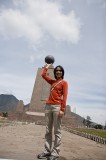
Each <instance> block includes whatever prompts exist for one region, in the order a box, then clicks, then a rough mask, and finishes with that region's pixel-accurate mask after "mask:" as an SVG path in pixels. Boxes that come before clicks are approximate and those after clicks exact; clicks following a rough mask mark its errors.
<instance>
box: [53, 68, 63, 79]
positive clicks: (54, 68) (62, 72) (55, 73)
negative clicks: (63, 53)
mask: <svg viewBox="0 0 106 160" xmlns="http://www.w3.org/2000/svg"><path fill="white" fill-rule="evenodd" d="M57 67H59V68H60V69H61V71H62V79H64V68H63V67H62V66H60V65H59V66H56V67H55V68H54V77H55V79H57V77H56V70H57Z"/></svg>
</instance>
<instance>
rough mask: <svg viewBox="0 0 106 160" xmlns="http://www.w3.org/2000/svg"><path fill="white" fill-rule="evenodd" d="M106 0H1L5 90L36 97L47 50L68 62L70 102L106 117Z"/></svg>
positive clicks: (1, 89) (0, 68)
mask: <svg viewBox="0 0 106 160" xmlns="http://www.w3.org/2000/svg"><path fill="white" fill-rule="evenodd" d="M105 28H106V0H9V1H8V0H5V1H4V0H0V94H13V95H15V96H16V97H17V98H18V99H20V100H21V99H22V100H23V101H24V104H27V103H29V102H30V99H31V95H32V91H33V86H34V83H35V77H36V74H37V69H38V68H39V67H43V66H44V59H45V57H46V56H47V55H53V56H54V58H55V63H54V67H55V66H56V65H59V64H60V65H62V66H63V67H64V69H65V79H66V80H67V81H68V84H69V92H68V99H67V104H68V105H70V106H71V110H72V111H74V112H76V113H77V114H79V115H81V116H83V117H85V118H86V116H88V115H89V116H90V117H91V119H92V121H94V122H97V123H100V124H105V121H106V83H105V81H106V73H105V68H106V63H105V61H106V45H105V43H106V29H105Z"/></svg>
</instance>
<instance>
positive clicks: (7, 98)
mask: <svg viewBox="0 0 106 160" xmlns="http://www.w3.org/2000/svg"><path fill="white" fill-rule="evenodd" d="M18 102H19V100H18V99H17V98H16V97H15V96H13V95H7V94H1V95H0V112H8V111H15V110H16V107H17V104H18Z"/></svg>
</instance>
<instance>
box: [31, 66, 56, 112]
mask: <svg viewBox="0 0 106 160" xmlns="http://www.w3.org/2000/svg"><path fill="white" fill-rule="evenodd" d="M44 67H45V66H44ZM44 67H42V68H38V71H37V75H36V80H35V84H34V88H33V92H32V97H31V101H30V106H29V110H30V111H34V112H44V106H45V102H46V100H47V98H48V96H49V93H50V85H49V84H48V83H47V82H46V81H45V80H44V79H43V78H42V76H41V74H42V71H43V68H44ZM53 69H54V67H53V65H51V66H50V67H49V69H48V72H47V75H48V76H49V77H51V78H54V74H53Z"/></svg>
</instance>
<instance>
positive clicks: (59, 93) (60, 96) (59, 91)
mask: <svg viewBox="0 0 106 160" xmlns="http://www.w3.org/2000/svg"><path fill="white" fill-rule="evenodd" d="M47 71H48V68H44V70H43V72H42V77H43V78H44V79H45V80H46V81H47V82H48V83H49V84H50V85H51V88H52V87H54V86H55V85H56V84H57V83H58V82H59V81H61V80H62V78H59V79H57V80H53V79H51V78H50V77H48V76H47V75H46V73H47ZM67 94H68V83H67V82H66V81H65V80H63V81H62V82H61V83H59V84H58V85H57V86H55V87H54V89H53V90H52V91H50V95H49V98H48V100H47V102H46V103H47V104H53V105H56V104H59V105H61V108H60V110H61V111H63V112H64V110H65V107H66V100H67Z"/></svg>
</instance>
